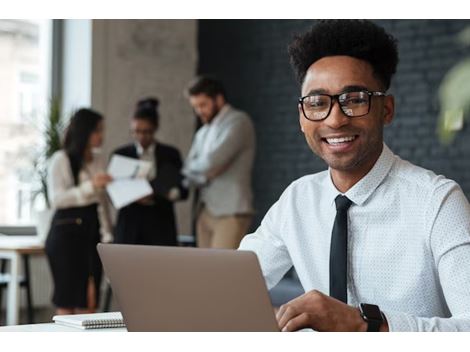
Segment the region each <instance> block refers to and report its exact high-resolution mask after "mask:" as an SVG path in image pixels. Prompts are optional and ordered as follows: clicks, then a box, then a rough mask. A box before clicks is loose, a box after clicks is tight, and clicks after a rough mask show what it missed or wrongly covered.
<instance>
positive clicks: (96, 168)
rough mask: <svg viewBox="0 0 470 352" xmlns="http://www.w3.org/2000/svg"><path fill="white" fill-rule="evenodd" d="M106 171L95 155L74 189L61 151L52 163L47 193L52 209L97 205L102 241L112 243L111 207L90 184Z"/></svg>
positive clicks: (66, 157)
mask: <svg viewBox="0 0 470 352" xmlns="http://www.w3.org/2000/svg"><path fill="white" fill-rule="evenodd" d="M104 170H105V167H104V162H103V160H102V159H101V158H100V157H99V156H98V155H97V154H94V155H93V159H92V161H91V162H89V163H86V164H85V165H84V167H82V169H81V170H80V173H79V175H78V179H79V184H78V185H75V183H74V179H73V175H72V169H71V166H70V161H69V158H68V156H67V154H66V153H65V151H64V150H59V151H57V152H55V153H54V155H52V157H51V159H50V161H49V166H48V173H47V175H48V176H47V192H48V196H49V199H50V202H51V207H52V208H53V209H64V208H72V207H83V206H87V205H91V204H94V203H97V204H98V216H99V220H100V233H101V241H102V242H111V241H112V238H113V237H112V234H111V216H110V212H109V204H108V202H107V199H106V196H105V193H104V190H99V191H98V190H95V188H94V187H93V183H92V180H91V179H92V177H93V176H94V175H96V174H97V173H99V172H104Z"/></svg>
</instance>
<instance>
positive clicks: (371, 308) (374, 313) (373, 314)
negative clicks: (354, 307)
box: [361, 303, 383, 321]
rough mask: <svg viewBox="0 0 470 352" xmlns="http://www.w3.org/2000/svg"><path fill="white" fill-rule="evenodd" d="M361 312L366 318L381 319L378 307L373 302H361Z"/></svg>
mask: <svg viewBox="0 0 470 352" xmlns="http://www.w3.org/2000/svg"><path fill="white" fill-rule="evenodd" d="M361 309H362V313H363V314H364V315H365V317H366V318H367V320H380V321H381V320H383V318H382V313H381V312H380V309H379V307H378V306H376V305H375V304H364V303H363V304H361Z"/></svg>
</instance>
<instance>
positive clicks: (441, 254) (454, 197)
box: [384, 182, 470, 331]
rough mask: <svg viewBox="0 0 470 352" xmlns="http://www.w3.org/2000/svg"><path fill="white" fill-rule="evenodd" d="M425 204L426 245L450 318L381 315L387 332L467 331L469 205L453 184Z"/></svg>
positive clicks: (469, 315) (469, 320)
mask: <svg viewBox="0 0 470 352" xmlns="http://www.w3.org/2000/svg"><path fill="white" fill-rule="evenodd" d="M429 204H430V206H429V210H428V214H427V219H429V220H428V221H427V223H428V225H429V227H430V242H429V245H430V248H431V251H432V255H433V259H434V266H435V268H436V275H438V278H439V282H440V285H441V287H442V291H443V296H444V298H445V301H446V303H447V307H448V309H449V311H450V313H451V317H449V318H441V317H417V316H413V315H410V314H407V313H403V312H391V311H390V312H386V311H384V314H385V316H386V318H387V321H388V324H389V328H390V331H470V305H469V302H470V205H469V204H468V201H467V199H466V198H465V195H464V194H463V192H462V190H461V189H460V187H459V186H458V185H457V184H456V183H454V182H452V183H451V185H450V187H449V184H446V185H443V186H441V187H439V188H438V189H437V190H436V191H435V192H434V194H433V199H432V200H431V202H430V203H429Z"/></svg>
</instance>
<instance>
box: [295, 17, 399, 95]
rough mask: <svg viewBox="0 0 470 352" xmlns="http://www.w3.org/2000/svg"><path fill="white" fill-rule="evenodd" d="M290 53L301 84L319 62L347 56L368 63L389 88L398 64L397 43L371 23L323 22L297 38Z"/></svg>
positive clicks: (352, 21) (355, 21)
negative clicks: (322, 59) (330, 57)
mask: <svg viewBox="0 0 470 352" xmlns="http://www.w3.org/2000/svg"><path fill="white" fill-rule="evenodd" d="M288 52H289V56H290V62H291V65H292V68H293V69H294V71H295V74H296V76H297V80H298V81H299V83H300V84H302V83H303V81H304V78H305V74H306V72H307V70H308V68H309V67H310V65H312V64H313V63H314V62H316V61H317V60H320V59H321V58H323V57H326V56H335V55H345V56H351V57H354V58H357V59H360V60H364V61H367V62H368V63H369V64H370V65H371V66H372V68H373V70H374V75H375V76H376V77H377V78H378V79H379V80H380V81H381V82H382V84H383V85H384V88H386V89H388V88H390V82H391V79H392V76H393V74H394V73H395V71H396V68H397V64H398V49H397V40H396V39H395V38H394V37H393V36H392V35H390V34H388V33H387V32H385V30H384V29H383V28H382V27H380V26H378V25H376V24H375V23H373V22H371V21H368V20H321V21H319V22H318V23H316V24H315V25H314V26H313V27H312V28H311V30H310V31H309V32H307V33H304V34H301V35H296V36H295V37H294V40H293V41H292V43H291V44H290V45H289V47H288Z"/></svg>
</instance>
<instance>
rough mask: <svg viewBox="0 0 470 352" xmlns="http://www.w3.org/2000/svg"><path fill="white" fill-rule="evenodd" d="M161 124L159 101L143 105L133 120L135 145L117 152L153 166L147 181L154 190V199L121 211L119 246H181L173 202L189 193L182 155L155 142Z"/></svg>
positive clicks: (149, 197) (184, 197)
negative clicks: (183, 172)
mask: <svg viewBox="0 0 470 352" xmlns="http://www.w3.org/2000/svg"><path fill="white" fill-rule="evenodd" d="M158 124H159V114H158V100H157V99H155V98H148V99H144V100H141V101H139V102H138V103H137V106H136V110H135V113H134V116H133V118H132V119H131V132H132V136H133V138H134V143H132V144H129V145H125V146H123V147H121V148H119V149H117V150H116V151H115V152H114V153H115V154H119V155H122V156H127V157H130V158H134V159H140V160H145V161H148V162H150V163H151V168H150V172H149V175H148V177H147V178H148V180H149V182H150V184H151V186H152V188H153V194H152V195H150V196H148V197H146V198H143V199H141V200H139V201H137V202H134V203H132V204H130V205H128V206H126V207H124V208H122V209H120V210H119V213H118V217H117V223H116V227H115V235H114V239H115V242H116V243H128V244H144V245H164V246H175V245H177V230H176V220H175V213H174V209H173V202H175V201H177V200H181V199H186V198H187V195H188V191H187V189H186V188H184V187H183V186H182V184H181V182H182V176H181V174H180V170H181V166H182V161H181V156H180V153H179V151H178V150H177V149H176V148H174V147H171V146H169V145H165V144H162V143H160V142H158V141H157V140H156V139H155V133H156V131H157V130H158Z"/></svg>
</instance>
